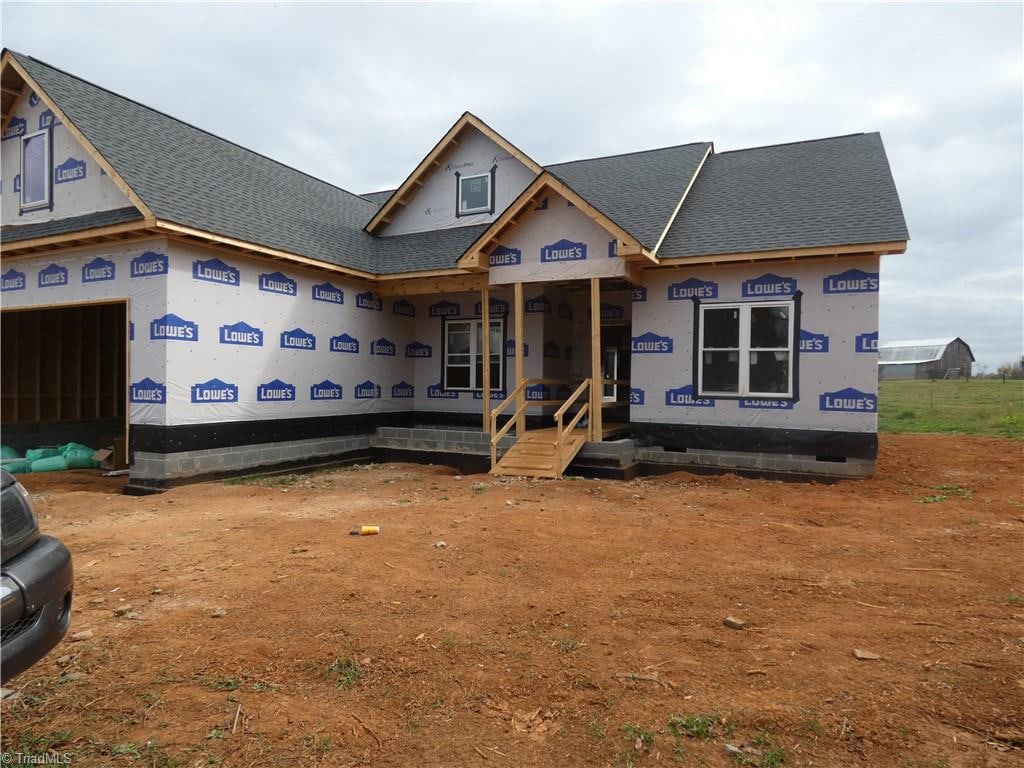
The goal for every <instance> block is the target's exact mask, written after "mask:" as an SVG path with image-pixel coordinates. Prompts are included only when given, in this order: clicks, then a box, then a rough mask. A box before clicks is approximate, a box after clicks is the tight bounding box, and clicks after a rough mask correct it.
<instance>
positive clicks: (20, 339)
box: [0, 303, 127, 451]
mask: <svg viewBox="0 0 1024 768" xmlns="http://www.w3.org/2000/svg"><path fill="white" fill-rule="evenodd" d="M126 325H127V323H126V318H125V305H124V304H123V303H117V304H94V305H86V306H76V307H61V308H48V309H34V310H19V311H7V312H4V313H3V315H2V317H0V336H2V339H0V346H2V350H3V364H2V366H0V429H2V433H3V434H2V435H0V439H2V440H3V442H4V444H5V445H11V446H12V447H14V448H16V449H17V450H19V451H24V450H25V449H26V448H33V447H38V446H43V445H59V444H61V443H66V442H70V441H77V442H82V443H86V444H88V445H93V446H96V447H101V444H108V442H109V441H110V440H111V439H113V438H116V437H122V436H123V435H124V432H125V427H124V425H125V414H126V394H125V391H126V386H127V385H126V373H125V371H126V364H127V361H126V353H125V349H126V347H125V345H126V342H127V339H126V335H127V333H126Z"/></svg>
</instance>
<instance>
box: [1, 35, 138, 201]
mask: <svg viewBox="0 0 1024 768" xmlns="http://www.w3.org/2000/svg"><path fill="white" fill-rule="evenodd" d="M8 66H9V67H13V69H14V71H15V72H17V73H18V74H19V75H21V79H22V80H24V81H25V82H26V83H27V84H28V85H29V87H31V88H32V90H33V91H35V92H36V95H37V96H38V97H39V98H40V99H42V100H43V101H44V102H46V106H48V107H49V108H50V109H51V110H53V114H54V115H55V116H56V117H57V118H58V119H59V120H60V121H61V122H62V123H63V124H64V127H65V128H67V129H68V132H69V133H70V134H71V135H72V136H73V137H74V138H75V140H76V141H77V142H78V143H79V144H81V145H82V147H83V148H84V149H85V151H86V152H88V153H89V155H90V156H91V157H92V159H93V160H95V161H96V162H97V163H98V164H99V166H100V168H102V169H103V170H104V171H105V172H106V174H107V176H109V177H110V180H111V181H113V182H114V184H115V185H116V186H117V188H118V189H120V190H121V193H122V194H123V195H124V196H125V197H127V198H128V200H129V201H131V204H132V205H134V206H135V207H136V208H138V209H139V212H140V213H142V215H143V216H144V217H145V218H147V219H153V218H155V215H154V214H153V211H152V210H150V208H149V206H148V205H146V204H145V203H144V202H143V201H142V198H141V197H139V196H138V195H137V194H136V193H135V190H133V189H132V188H131V187H130V186H129V185H128V182H126V181H125V180H124V179H123V178H121V174H119V173H118V172H117V171H116V170H114V166H112V165H111V164H110V163H109V162H107V160H106V158H104V157H103V155H101V154H100V153H99V150H97V149H96V147H94V146H93V144H92V142H91V141H89V140H88V139H87V138H86V137H85V134H83V133H82V132H81V131H80V130H79V129H78V126H76V125H75V124H74V123H73V122H72V121H71V120H69V119H68V116H67V115H66V114H64V110H62V109H61V108H60V106H59V105H58V104H57V103H56V102H55V101H54V100H53V99H51V98H50V97H49V96H48V95H47V94H46V92H45V91H44V90H43V89H42V88H40V87H39V83H37V82H36V81H35V80H34V79H32V76H31V75H29V73H28V72H27V71H26V70H25V68H24V67H22V66H21V64H19V63H18V60H17V59H15V58H14V56H12V55H11V54H10V53H7V54H6V55H5V56H4V59H3V64H2V67H8ZM2 67H0V70H2ZM11 114H12V115H13V114H14V110H13V109H12V110H11Z"/></svg>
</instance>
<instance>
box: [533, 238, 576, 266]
mask: <svg viewBox="0 0 1024 768" xmlns="http://www.w3.org/2000/svg"><path fill="white" fill-rule="evenodd" d="M586 258H587V244H586V243H574V242H573V241H572V240H566V239H564V238H563V239H561V240H559V241H558V242H557V243H552V244H551V245H545V246H542V247H541V249H540V262H541V264H547V263H549V262H553V261H582V260H584V259H586Z"/></svg>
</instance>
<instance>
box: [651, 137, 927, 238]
mask: <svg viewBox="0 0 1024 768" xmlns="http://www.w3.org/2000/svg"><path fill="white" fill-rule="evenodd" d="M907 238H908V234H907V224H906V221H904V219H903V209H902V207H901V206H900V200H899V196H898V195H897V193H896V185H895V184H894V183H893V179H892V173H891V172H890V170H889V161H888V159H887V158H886V156H885V148H884V147H883V146H882V139H881V137H880V136H879V135H878V134H877V133H860V134H854V135H852V136H837V137H835V138H829V139H818V140H816V141H803V142H798V143H794V144H780V145H775V146H770V147H756V148H754V149H743V150H736V151H733V152H721V153H718V154H714V155H711V156H710V157H709V158H708V160H707V162H706V163H705V164H704V167H703V168H702V169H701V172H700V175H698V177H697V181H696V182H695V183H694V185H693V188H692V189H691V190H690V194H689V195H688V196H687V198H686V202H685V203H683V207H682V208H681V209H680V211H679V215H678V216H677V217H676V220H675V222H674V223H673V224H672V227H671V229H670V230H669V232H668V235H667V236H666V237H665V240H664V242H663V243H662V244H661V248H660V249H659V250H658V256H660V257H662V258H671V257H681V256H690V257H693V256H710V255H714V254H724V253H751V252H756V251H771V250H781V249H786V248H803V247H812V246H828V245H847V244H854V243H880V242H886V241H890V240H906V239H907Z"/></svg>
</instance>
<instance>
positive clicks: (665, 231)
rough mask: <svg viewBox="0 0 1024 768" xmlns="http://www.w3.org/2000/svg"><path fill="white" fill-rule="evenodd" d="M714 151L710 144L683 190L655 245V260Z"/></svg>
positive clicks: (713, 146) (653, 250)
mask: <svg viewBox="0 0 1024 768" xmlns="http://www.w3.org/2000/svg"><path fill="white" fill-rule="evenodd" d="M714 151H715V145H714V144H709V145H708V149H707V152H705V153H704V157H702V158H701V159H700V162H699V163H698V164H697V169H696V170H695V171H694V172H693V175H692V176H690V183H689V184H687V185H686V189H684V190H683V196H682V197H680V198H679V202H678V203H676V208H675V210H674V211H672V215H671V216H669V218H668V223H667V224H665V228H664V229H663V230H662V231H661V236H660V237H658V242H656V243H655V244H654V248H652V249H651V255H652V256H654V257H655V258H657V256H658V249H659V248H661V244H662V242H663V241H664V240H665V236H666V235H667V234H668V231H669V230H670V229H672V225H673V224H674V223H675V220H676V217H677V216H678V215H679V209H680V208H682V207H683V203H684V202H686V196H687V195H689V194H690V190H691V189H693V185H694V182H696V181H697V177H698V176H699V175H700V172H701V169H702V168H704V163H705V162H706V161H707V159H708V157H710V156H711V155H712V154H713V153H714Z"/></svg>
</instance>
